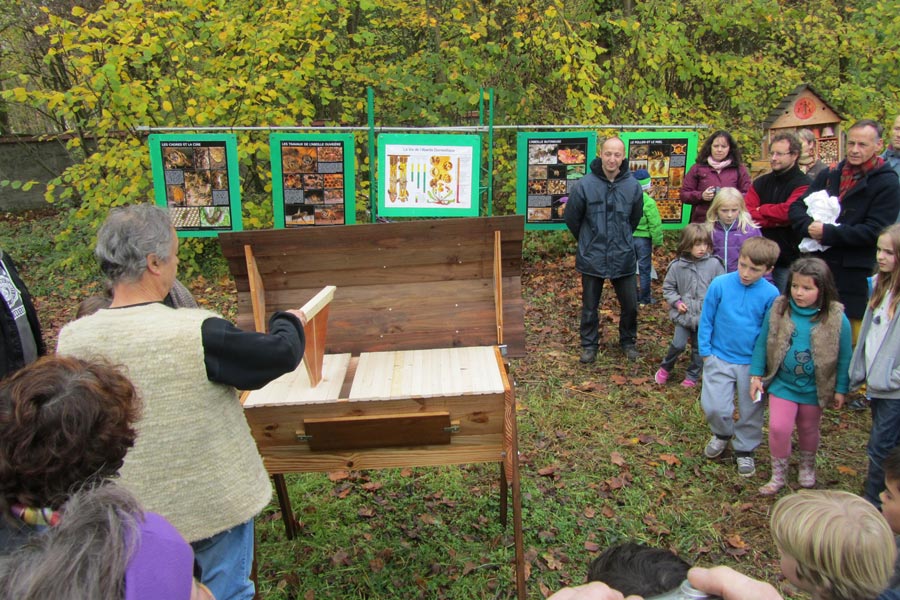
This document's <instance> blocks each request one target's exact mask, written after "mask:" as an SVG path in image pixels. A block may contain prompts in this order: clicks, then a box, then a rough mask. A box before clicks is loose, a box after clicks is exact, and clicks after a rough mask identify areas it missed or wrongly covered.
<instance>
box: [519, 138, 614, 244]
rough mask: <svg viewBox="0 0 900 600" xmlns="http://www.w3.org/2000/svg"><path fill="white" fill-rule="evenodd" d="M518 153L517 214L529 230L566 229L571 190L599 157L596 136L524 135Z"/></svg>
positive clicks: (520, 140) (520, 139)
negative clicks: (523, 219) (567, 207)
mask: <svg viewBox="0 0 900 600" xmlns="http://www.w3.org/2000/svg"><path fill="white" fill-rule="evenodd" d="M516 151H517V153H516V164H517V167H516V213H517V214H520V215H525V229H565V227H566V223H565V220H564V219H563V213H564V212H565V209H566V202H567V201H568V200H569V190H570V189H572V185H574V184H575V182H576V181H578V180H579V179H581V178H582V177H584V176H585V174H586V173H587V171H588V167H589V166H590V162H591V160H593V159H594V158H595V157H596V156H597V136H596V134H593V133H588V132H566V133H559V132H552V133H546V132H545V133H520V134H518V136H517V140H516Z"/></svg>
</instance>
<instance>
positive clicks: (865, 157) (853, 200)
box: [788, 119, 900, 343]
mask: <svg viewBox="0 0 900 600" xmlns="http://www.w3.org/2000/svg"><path fill="white" fill-rule="evenodd" d="M882 133H883V128H882V127H881V124H880V123H878V122H877V121H873V120H871V119H863V120H861V121H857V122H856V123H854V124H853V125H852V126H851V127H850V129H849V130H847V151H846V158H845V159H844V160H842V161H841V162H840V163H838V165H837V166H836V167H835V168H833V169H828V170H827V171H822V172H821V173H819V175H818V176H817V177H816V180H815V181H813V183H812V185H810V186H809V188H807V190H806V194H804V195H803V196H802V197H800V198H798V199H797V200H796V201H795V202H794V203H793V204H792V205H791V208H790V210H789V211H788V218H789V220H790V221H791V225H792V226H793V228H794V230H795V231H796V232H797V233H798V234H799V235H800V236H801V237H810V238H812V239H814V240H818V241H819V242H821V243H822V245H823V246H826V247H827V249H826V250H825V251H823V252H815V253H813V255H815V256H820V257H821V258H822V259H824V260H825V262H826V263H828V266H829V267H830V268H831V272H832V273H833V274H834V279H835V283H836V284H837V290H838V294H839V295H840V299H841V302H842V303H843V304H844V310H845V312H846V314H847V318H848V319H850V323H851V325H853V334H854V335H853V339H854V343H855V340H856V334H857V333H858V332H859V325H860V322H861V321H862V317H863V314H864V313H865V312H866V302H867V301H868V282H867V281H866V278H867V277H868V276H869V275H871V274H872V271H873V270H874V268H875V243H876V241H877V240H878V235H879V234H880V233H881V231H882V230H883V229H884V228H885V227H887V226H888V225H890V224H892V223H894V222H895V221H896V220H897V213H898V212H900V180H898V178H897V174H896V173H894V171H893V170H892V169H891V168H890V166H889V165H887V164H886V163H885V162H884V159H882V158H881V157H880V156H878V154H879V153H880V152H881V150H882V146H883V143H882V141H881V135H882ZM819 190H827V191H828V194H829V195H830V196H837V198H838V199H839V201H840V204H841V211H840V214H839V215H838V218H837V223H836V224H834V225H829V224H825V223H822V222H820V221H814V220H813V219H812V218H811V217H810V216H809V215H808V214H806V203H805V202H804V199H805V198H806V196H808V195H810V194H812V193H813V192H817V191H819Z"/></svg>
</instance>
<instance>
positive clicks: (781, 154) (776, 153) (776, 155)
mask: <svg viewBox="0 0 900 600" xmlns="http://www.w3.org/2000/svg"><path fill="white" fill-rule="evenodd" d="M792 154H793V152H769V156H773V157H775V158H781V157H782V156H790V155H792Z"/></svg>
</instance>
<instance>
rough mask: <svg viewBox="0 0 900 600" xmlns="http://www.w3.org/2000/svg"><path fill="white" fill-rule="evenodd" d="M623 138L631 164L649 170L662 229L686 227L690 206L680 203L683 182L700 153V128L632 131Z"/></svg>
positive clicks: (636, 168)
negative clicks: (698, 148)
mask: <svg viewBox="0 0 900 600" xmlns="http://www.w3.org/2000/svg"><path fill="white" fill-rule="evenodd" d="M621 138H622V141H623V142H625V153H626V154H627V155H628V167H629V168H630V169H631V170H632V171H637V170H638V169H647V171H649V172H650V190H649V194H650V195H651V196H653V199H654V200H656V206H657V208H658V209H659V215H660V216H661V217H662V222H663V229H681V228H683V227H684V226H685V225H687V224H688V223H689V222H690V219H691V206H690V205H683V204H682V203H681V186H682V184H683V183H684V176H685V175H686V174H687V172H688V171H689V170H690V168H691V166H693V164H694V161H695V159H696V157H697V132H696V131H642V132H635V133H631V132H629V133H623V134H622V135H621Z"/></svg>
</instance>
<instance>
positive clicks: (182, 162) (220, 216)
mask: <svg viewBox="0 0 900 600" xmlns="http://www.w3.org/2000/svg"><path fill="white" fill-rule="evenodd" d="M149 144H150V168H151V171H152V173H153V192H154V197H155V199H156V204H157V205H159V206H162V207H163V208H165V209H166V210H168V211H169V215H170V216H171V218H172V225H174V226H175V230H176V231H177V232H178V236H179V237H213V236H217V235H218V234H219V232H222V231H241V229H242V228H243V226H242V221H241V180H240V176H239V173H238V155H237V137H236V136H235V135H232V134H225V133H196V134H195V133H186V134H152V135H151V136H150V138H149Z"/></svg>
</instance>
